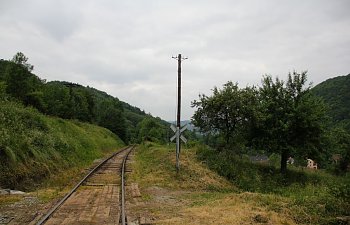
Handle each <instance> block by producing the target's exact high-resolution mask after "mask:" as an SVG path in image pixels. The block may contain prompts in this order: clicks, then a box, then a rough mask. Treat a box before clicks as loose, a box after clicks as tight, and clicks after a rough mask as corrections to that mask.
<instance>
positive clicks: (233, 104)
mask: <svg viewBox="0 0 350 225" xmlns="http://www.w3.org/2000/svg"><path fill="white" fill-rule="evenodd" d="M256 101H257V100H256V90H255V88H254V87H253V88H248V87H247V88H245V89H239V87H238V84H237V83H236V84H234V83H232V82H231V81H230V82H227V83H226V84H224V85H223V88H222V89H218V88H216V87H215V88H214V90H213V95H212V96H206V95H204V94H202V95H199V100H195V101H193V102H192V107H195V108H196V111H195V113H194V115H193V117H192V122H193V124H194V125H195V126H196V127H198V128H200V131H201V132H203V133H210V132H212V133H214V134H221V135H222V136H223V137H224V140H225V144H226V146H229V145H230V142H231V140H232V139H233V138H235V137H237V136H238V133H240V132H238V131H239V130H240V129H242V128H246V127H248V124H247V122H250V121H253V120H252V117H254V116H255V113H254V109H255V106H254V102H256Z"/></svg>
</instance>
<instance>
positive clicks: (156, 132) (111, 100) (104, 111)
mask: <svg viewBox="0 0 350 225" xmlns="http://www.w3.org/2000/svg"><path fill="white" fill-rule="evenodd" d="M33 68H34V67H33V66H32V65H30V64H29V63H28V58H27V57H26V56H24V55H23V54H22V53H17V54H16V55H15V56H14V57H13V59H12V60H9V61H8V60H1V61H0V90H1V91H2V93H3V94H6V95H7V97H6V98H7V99H8V100H11V101H19V102H21V103H23V104H24V105H25V106H32V107H34V108H36V109H38V110H39V111H40V112H42V113H44V114H46V115H52V116H57V117H60V118H63V119H76V120H79V121H82V122H88V123H92V124H96V125H99V126H102V127H105V128H107V129H109V130H111V131H112V132H114V133H115V134H117V135H118V136H119V137H120V138H121V139H122V140H123V141H124V142H126V143H135V142H140V141H142V140H143V139H152V140H154V141H159V142H166V141H167V133H168V129H169V128H168V124H167V123H166V122H165V121H163V120H161V119H160V118H154V117H153V116H151V115H149V114H146V113H145V112H144V111H142V110H140V109H139V108H137V107H134V106H131V105H129V104H128V103H125V102H122V101H120V100H119V99H118V98H116V97H113V96H110V95H108V94H107V93H105V92H102V91H99V90H96V89H94V88H92V87H84V86H82V85H79V84H74V83H70V82H66V81H52V82H46V81H45V80H42V79H40V78H39V77H38V76H37V75H35V74H33V73H32V71H33ZM3 98H4V97H3Z"/></svg>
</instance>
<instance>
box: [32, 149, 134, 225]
mask: <svg viewBox="0 0 350 225" xmlns="http://www.w3.org/2000/svg"><path fill="white" fill-rule="evenodd" d="M130 148H131V149H133V146H128V147H125V148H123V149H121V150H120V151H118V152H115V153H113V154H112V155H111V156H109V157H108V158H107V159H105V160H103V161H102V162H101V163H100V164H98V165H97V166H96V167H95V168H93V169H92V170H91V171H90V172H89V173H88V174H87V175H86V176H85V177H84V178H83V179H82V180H81V181H80V182H79V183H78V184H77V185H76V186H75V187H74V188H73V189H72V190H71V191H70V192H69V193H68V194H66V195H65V196H64V198H63V199H62V200H61V201H59V202H58V203H57V204H56V205H55V206H54V207H53V208H52V209H51V210H50V211H49V212H48V213H47V214H46V215H45V216H44V217H43V218H41V220H39V222H37V223H36V225H42V224H44V223H45V222H46V221H47V220H48V219H49V218H50V217H51V216H52V214H53V213H54V212H56V211H57V209H58V208H59V207H60V206H61V205H62V204H63V203H64V202H65V201H66V200H67V199H68V198H69V197H70V196H71V195H72V194H73V193H74V192H75V191H76V190H77V189H78V188H79V187H80V186H81V185H82V184H83V183H84V182H85V181H86V180H87V179H88V178H89V177H90V176H91V175H92V174H93V173H94V172H96V170H98V169H99V168H100V167H101V166H102V165H103V164H105V163H106V162H107V161H108V160H110V159H111V158H113V157H114V156H116V155H118V154H120V153H122V152H124V151H126V150H127V149H130Z"/></svg>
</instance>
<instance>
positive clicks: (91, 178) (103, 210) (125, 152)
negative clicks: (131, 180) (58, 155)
mask: <svg viewBox="0 0 350 225" xmlns="http://www.w3.org/2000/svg"><path fill="white" fill-rule="evenodd" d="M133 148H134V146H131V147H127V148H124V149H122V150H120V151H119V152H116V153H114V154H113V155H111V156H110V157H109V158H107V159H106V160H104V161H103V162H101V163H100V164H99V165H98V166H96V167H95V168H94V169H93V170H91V172H90V173H89V174H87V175H86V176H85V177H84V178H83V179H82V180H81V181H80V182H79V183H78V184H77V185H76V186H75V187H74V188H73V189H72V190H71V191H70V192H69V193H68V194H67V195H66V196H65V197H64V198H63V199H62V200H61V201H60V202H58V203H57V204H56V205H55V206H54V207H53V208H52V209H51V210H50V211H49V212H48V213H47V214H46V215H45V216H44V217H42V218H41V220H40V221H38V222H37V223H36V224H37V225H41V224H45V225H52V224H104V225H107V224H122V225H125V224H127V219H126V213H125V167H126V160H127V158H128V156H129V154H130V153H131V151H132V150H133Z"/></svg>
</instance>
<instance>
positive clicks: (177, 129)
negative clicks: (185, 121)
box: [170, 124, 187, 143]
mask: <svg viewBox="0 0 350 225" xmlns="http://www.w3.org/2000/svg"><path fill="white" fill-rule="evenodd" d="M170 128H171V129H172V130H173V131H174V132H175V135H174V136H172V137H171V138H170V141H173V140H175V138H176V137H177V136H179V138H180V139H181V140H182V141H183V142H185V143H187V139H186V138H185V137H184V136H183V135H182V132H184V131H185V130H186V129H187V125H185V126H183V127H182V128H181V129H180V128H179V127H175V126H174V125H173V124H171V126H170Z"/></svg>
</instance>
